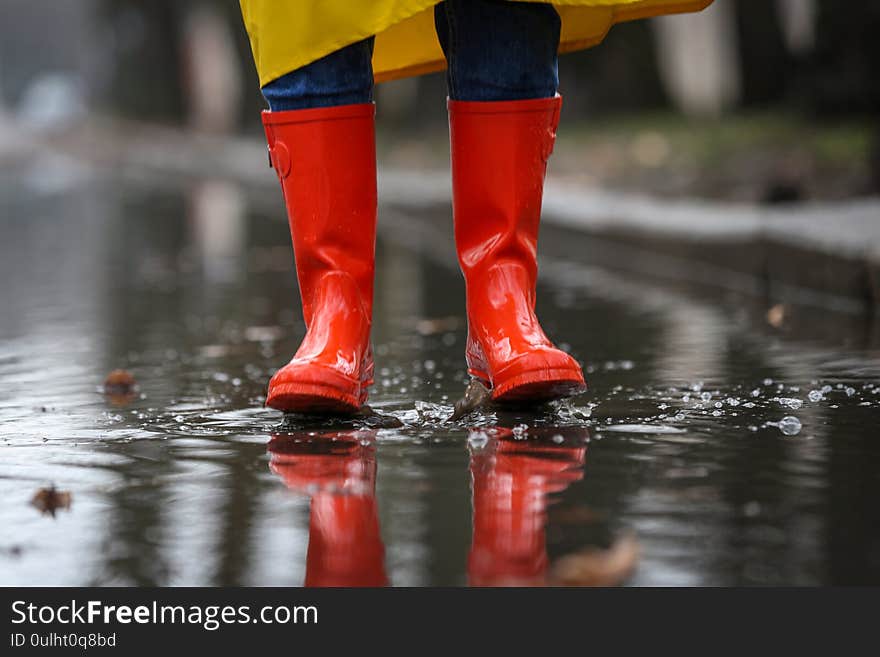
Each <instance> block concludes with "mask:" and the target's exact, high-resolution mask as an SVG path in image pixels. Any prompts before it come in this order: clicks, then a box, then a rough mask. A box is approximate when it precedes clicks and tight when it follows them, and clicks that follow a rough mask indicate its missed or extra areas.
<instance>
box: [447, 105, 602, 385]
mask: <svg viewBox="0 0 880 657" xmlns="http://www.w3.org/2000/svg"><path fill="white" fill-rule="evenodd" d="M561 104H562V99H561V98H560V97H559V96H557V97H556V98H539V99H535V100H521V101H501V102H467V101H455V100H450V101H449V135H450V142H451V153H452V199H453V214H454V217H455V241H456V247H457V249H458V260H459V264H460V265H461V271H462V273H463V274H464V279H465V284H466V288H467V315H468V342H467V351H466V355H467V363H468V370H469V372H470V373H471V375H473V376H475V377H477V378H478V379H480V380H481V381H482V382H483V383H484V384H485V385H486V386H487V387H488V388H489V389H490V390H491V391H492V399H493V400H495V401H500V402H541V401H547V400H550V399H557V398H561V397H567V396H571V395H575V394H578V393H580V392H583V391H584V390H585V389H586V385H585V383H584V375H583V373H582V371H581V368H580V365H578V363H577V361H575V360H574V359H573V358H572V357H571V356H569V355H568V354H566V353H565V352H563V351H561V350H559V349H557V348H556V347H554V346H553V344H552V343H551V342H550V340H548V339H547V336H546V335H545V334H544V331H543V330H542V329H541V325H540V324H539V323H538V318H537V317H536V316H535V283H536V280H537V275H538V265H537V259H536V254H537V246H538V226H539V224H540V220H541V198H542V195H543V189H544V174H545V171H546V168H547V158H548V157H549V156H550V153H551V151H552V150H553V143H554V141H555V139H556V125H557V123H558V122H559V109H560V106H561Z"/></svg>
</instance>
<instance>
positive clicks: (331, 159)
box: [263, 103, 376, 413]
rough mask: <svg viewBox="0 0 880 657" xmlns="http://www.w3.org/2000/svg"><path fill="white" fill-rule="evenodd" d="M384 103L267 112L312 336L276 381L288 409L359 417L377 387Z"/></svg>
mask: <svg viewBox="0 0 880 657" xmlns="http://www.w3.org/2000/svg"><path fill="white" fill-rule="evenodd" d="M373 116H374V106H373V105H372V103H369V104H363V105H343V106H339V107H327V108H319V109H307V110H297V111H288V112H263V125H264V127H265V129H266V139H267V140H268V143H269V154H270V158H271V162H272V166H273V167H274V168H275V171H276V173H277V174H278V177H279V179H280V180H281V186H282V190H283V192H284V201H285V203H286V205H287V214H288V219H289V222H290V233H291V236H292V238H293V250H294V255H295V259H296V273H297V278H298V280H299V289H300V296H301V297H302V306H303V317H304V319H305V323H306V328H307V331H306V335H305V338H304V339H303V342H302V344H301V345H300V348H299V350H298V351H297V352H296V355H295V356H294V357H293V360H291V361H290V363H289V364H287V365H286V366H284V367H283V368H282V369H280V370H279V371H278V372H276V374H275V376H273V377H272V380H271V381H270V382H269V393H268V397H267V399H266V405H267V406H271V407H272V408H277V409H279V410H282V411H300V412H341V413H353V412H355V411H356V410H357V409H358V408H359V407H360V406H361V405H362V404H363V403H364V401H366V397H367V387H368V386H369V385H371V384H372V377H373V358H372V353H371V350H370V325H371V321H372V307H373V257H374V253H375V241H376V146H375V137H374V121H373Z"/></svg>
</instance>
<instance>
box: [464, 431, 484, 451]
mask: <svg viewBox="0 0 880 657" xmlns="http://www.w3.org/2000/svg"><path fill="white" fill-rule="evenodd" d="M488 442H489V435H488V434H487V433H486V432H485V431H480V430H473V431H471V432H470V433H469V434H468V444H469V445H470V446H471V447H472V448H473V449H483V448H484V447H485V446H486V444H487V443H488Z"/></svg>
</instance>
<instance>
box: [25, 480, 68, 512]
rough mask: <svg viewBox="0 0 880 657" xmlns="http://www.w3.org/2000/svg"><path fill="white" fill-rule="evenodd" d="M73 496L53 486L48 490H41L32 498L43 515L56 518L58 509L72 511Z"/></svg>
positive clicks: (32, 501) (32, 502)
mask: <svg viewBox="0 0 880 657" xmlns="http://www.w3.org/2000/svg"><path fill="white" fill-rule="evenodd" d="M70 502H71V495H70V491H61V490H58V489H57V488H55V485H54V484H53V485H51V486H49V487H48V488H41V489H40V490H38V491H37V492H36V493H34V496H33V497H32V498H31V504H33V505H34V506H35V507H37V509H38V510H39V511H40V513H42V514H43V515H47V514H48V515H50V516H52V517H53V518H54V517H55V511H56V510H57V509H65V510H68V511H69V510H70Z"/></svg>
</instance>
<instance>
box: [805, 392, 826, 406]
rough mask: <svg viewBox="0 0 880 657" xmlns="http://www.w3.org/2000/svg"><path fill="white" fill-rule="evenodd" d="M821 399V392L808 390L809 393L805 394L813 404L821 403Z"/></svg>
mask: <svg viewBox="0 0 880 657" xmlns="http://www.w3.org/2000/svg"><path fill="white" fill-rule="evenodd" d="M823 397H824V395H823V394H822V391H821V390H810V392H809V393H807V399H809V400H810V401H811V402H813V403H814V404H815V403H816V402H820V401H822V399H823Z"/></svg>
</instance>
